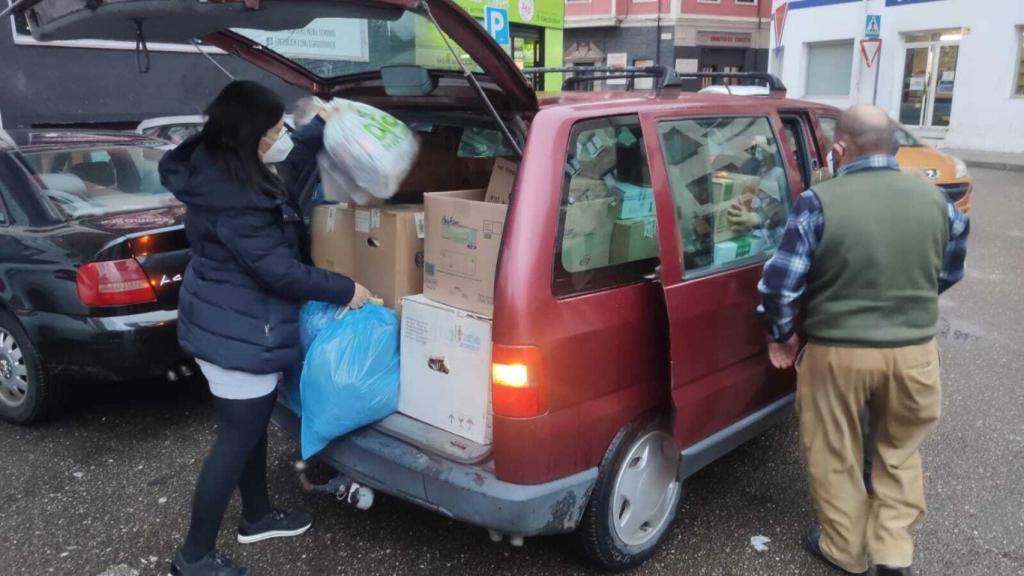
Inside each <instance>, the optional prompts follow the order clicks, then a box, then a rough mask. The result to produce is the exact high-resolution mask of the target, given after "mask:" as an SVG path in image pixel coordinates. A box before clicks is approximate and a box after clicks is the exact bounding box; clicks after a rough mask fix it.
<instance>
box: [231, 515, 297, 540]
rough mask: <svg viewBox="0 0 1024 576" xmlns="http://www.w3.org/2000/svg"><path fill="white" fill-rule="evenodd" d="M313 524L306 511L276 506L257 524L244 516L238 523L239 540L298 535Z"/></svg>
mask: <svg viewBox="0 0 1024 576" xmlns="http://www.w3.org/2000/svg"><path fill="white" fill-rule="evenodd" d="M312 525H313V519H312V518H311V517H310V516H309V514H307V513H305V512H302V511H299V510H296V511H292V512H287V511H284V510H278V509H276V508H275V509H274V510H273V511H271V512H270V514H267V515H266V516H265V517H264V518H263V520H260V521H259V522H256V523H255V524H250V523H248V522H246V521H245V518H244V517H243V518H242V521H241V522H240V523H239V525H238V542H239V543H241V544H252V543H254V542H261V541H263V540H270V539H271V538H285V537H288V536H298V535H299V534H303V533H304V532H306V530H309V528H310V527H311V526H312Z"/></svg>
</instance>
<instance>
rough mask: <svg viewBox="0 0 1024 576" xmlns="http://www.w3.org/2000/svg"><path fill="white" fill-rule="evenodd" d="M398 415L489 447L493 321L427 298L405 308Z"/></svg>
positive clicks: (416, 299)
mask: <svg viewBox="0 0 1024 576" xmlns="http://www.w3.org/2000/svg"><path fill="white" fill-rule="evenodd" d="M401 351H402V364H401V370H402V389H401V393H400V395H399V400H398V410H399V412H401V413H403V414H405V415H407V416H411V417H413V418H416V419H417V420H420V421H421V422H426V423H427V424H430V425H432V426H436V427H438V428H440V429H442V430H446V431H448V432H451V433H452V434H457V435H459V436H462V437H463V438H467V439H469V440H472V441H473V442H476V443H477V444H490V443H491V428H492V424H491V386H490V376H491V321H490V320H488V319H486V318H481V317H479V316H475V315H473V314H469V313H467V312H465V311H462V310H459V309H457V308H452V307H451V306H446V305H444V304H441V303H438V302H435V301H433V300H431V299H429V298H426V297H425V296H423V295H419V296H410V297H408V298H406V299H405V300H404V302H403V304H402V347H401Z"/></svg>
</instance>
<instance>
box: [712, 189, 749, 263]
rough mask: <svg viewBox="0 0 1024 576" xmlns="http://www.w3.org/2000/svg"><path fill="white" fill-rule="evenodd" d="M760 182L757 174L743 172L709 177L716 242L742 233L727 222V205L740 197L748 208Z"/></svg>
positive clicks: (730, 204) (730, 238)
mask: <svg viewBox="0 0 1024 576" xmlns="http://www.w3.org/2000/svg"><path fill="white" fill-rule="evenodd" d="M760 182H761V179H760V178H758V177H757V176H747V175H744V174H725V173H719V174H716V175H715V176H713V177H712V178H711V203H712V205H713V206H714V208H713V210H714V221H715V243H716V244H717V243H719V242H725V241H726V240H732V239H733V238H736V237H737V236H741V235H743V234H744V232H743V231H742V230H734V229H733V227H732V225H731V224H730V223H729V207H730V206H732V204H733V202H735V201H736V200H737V199H742V201H743V203H744V204H745V205H746V207H747V208H748V209H749V208H750V204H751V201H752V200H753V199H754V195H756V194H757V186H758V184H759V183H760ZM716 261H717V260H716Z"/></svg>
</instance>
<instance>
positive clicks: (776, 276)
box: [757, 155, 971, 342]
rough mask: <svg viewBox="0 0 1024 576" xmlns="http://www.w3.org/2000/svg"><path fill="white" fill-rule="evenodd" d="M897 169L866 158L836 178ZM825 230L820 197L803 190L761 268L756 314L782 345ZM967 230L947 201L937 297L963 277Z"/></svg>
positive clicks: (881, 158) (885, 160) (887, 159)
mask: <svg viewBox="0 0 1024 576" xmlns="http://www.w3.org/2000/svg"><path fill="white" fill-rule="evenodd" d="M899 169H900V166H899V164H898V163H897V162H896V158H895V157H893V156H885V155H878V156H865V157H864V158H860V159H858V160H856V161H854V162H851V163H849V164H845V165H843V166H841V167H840V168H839V173H838V175H839V176H844V175H846V174H853V173H855V172H861V171H863V170H899ZM824 226H825V214H824V213H823V212H822V209H821V202H820V201H819V200H818V196H817V195H816V194H815V193H814V191H813V190H807V191H805V192H804V193H803V194H801V195H800V197H799V198H797V201H796V204H795V205H794V206H793V212H792V213H791V214H790V216H789V221H788V222H787V223H786V231H785V232H784V234H783V236H782V243H781V244H780V245H779V249H778V250H777V251H776V252H775V255H774V256H772V258H771V259H770V260H769V261H768V263H767V264H765V266H764V274H763V276H762V277H761V282H760V283H759V284H758V286H757V289H758V290H759V291H760V292H761V305H760V306H759V307H758V309H757V310H758V312H760V313H761V314H762V315H763V316H764V318H765V320H766V321H767V322H768V324H769V333H770V335H771V338H772V339H773V340H775V341H777V342H784V341H786V340H788V339H789V338H790V336H792V335H793V331H794V323H795V320H796V316H797V313H798V312H799V300H800V297H801V296H803V293H804V290H805V289H806V288H807V273H808V272H809V271H810V270H811V262H812V261H813V260H814V251H815V250H816V249H817V248H818V244H819V243H820V242H821V234H822V230H823V229H824ZM970 229H971V224H970V221H969V220H968V219H967V216H965V215H964V214H963V213H962V212H960V210H959V209H958V208H957V207H956V206H955V205H954V204H953V203H952V202H950V203H949V232H950V233H949V244H948V245H947V246H946V252H945V255H944V257H943V265H942V272H941V273H940V274H939V293H942V292H944V291H945V290H946V289H948V288H949V287H951V286H953V285H954V284H956V283H957V282H959V281H960V280H961V279H962V278H963V277H964V261H965V259H966V257H967V235H968V234H969V233H970Z"/></svg>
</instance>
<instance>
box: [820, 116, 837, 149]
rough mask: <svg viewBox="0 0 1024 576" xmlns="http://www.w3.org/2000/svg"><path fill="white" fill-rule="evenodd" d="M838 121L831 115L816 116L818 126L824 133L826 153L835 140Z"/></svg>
mask: <svg viewBox="0 0 1024 576" xmlns="http://www.w3.org/2000/svg"><path fill="white" fill-rule="evenodd" d="M838 123H839V120H837V119H835V118H832V117H831V116H818V126H821V131H822V133H824V135H825V151H826V153H829V152H831V151H832V144H833V143H834V142H835V141H836V124H838Z"/></svg>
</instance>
